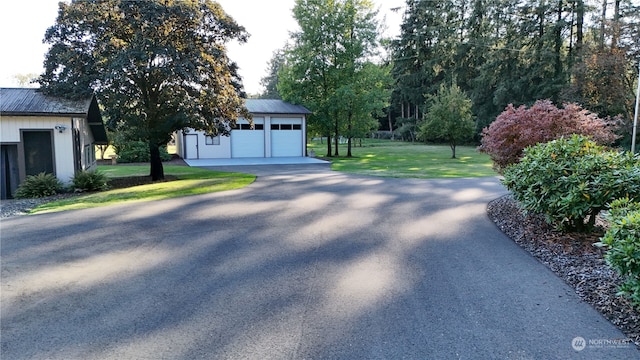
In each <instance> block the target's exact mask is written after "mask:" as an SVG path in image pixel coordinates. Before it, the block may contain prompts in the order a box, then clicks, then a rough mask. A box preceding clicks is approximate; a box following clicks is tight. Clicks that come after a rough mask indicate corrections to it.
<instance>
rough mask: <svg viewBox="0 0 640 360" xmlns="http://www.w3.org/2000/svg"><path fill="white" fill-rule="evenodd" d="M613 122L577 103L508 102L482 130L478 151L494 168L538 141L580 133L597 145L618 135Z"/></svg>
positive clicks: (608, 142) (548, 101)
mask: <svg viewBox="0 0 640 360" xmlns="http://www.w3.org/2000/svg"><path fill="white" fill-rule="evenodd" d="M614 130H615V126H614V124H613V122H612V121H609V120H604V119H601V118H599V117H598V116H597V115H596V114H593V113H590V112H589V111H587V110H585V109H583V108H582V107H580V106H579V105H577V104H573V103H569V104H564V108H557V107H556V106H555V105H553V103H552V102H551V101H550V100H538V101H537V102H536V103H535V104H534V105H533V106H532V107H530V108H527V107H526V106H520V107H518V108H516V107H514V106H513V105H512V104H509V105H508V106H507V108H506V109H505V110H504V111H503V112H502V113H501V114H500V115H498V117H497V118H496V120H495V121H494V122H493V123H491V125H489V127H486V128H484V129H483V130H482V141H481V145H480V148H479V150H480V151H481V152H484V153H487V154H489V156H491V160H493V164H494V167H495V169H496V170H498V171H502V169H504V168H505V167H506V166H508V165H510V164H514V163H516V162H518V161H520V158H521V157H522V151H523V150H524V149H525V148H526V147H528V146H533V145H536V144H538V143H546V142H549V141H551V140H555V139H558V138H560V137H562V136H569V135H571V134H580V135H584V136H589V137H591V138H592V139H593V140H594V141H595V142H596V143H598V144H600V145H609V144H611V143H613V142H614V141H615V140H616V139H618V138H619V136H618V135H616V134H615V132H614Z"/></svg>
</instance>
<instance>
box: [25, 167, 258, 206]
mask: <svg viewBox="0 0 640 360" xmlns="http://www.w3.org/2000/svg"><path fill="white" fill-rule="evenodd" d="M164 170H165V175H167V176H171V177H176V180H172V181H165V182H156V183H153V184H146V185H139V186H132V187H128V188H122V189H113V190H108V191H103V192H98V193H92V194H87V195H81V196H74V197H70V198H66V199H61V200H57V201H53V202H50V203H46V204H43V205H40V206H38V207H37V208H35V209H33V210H32V211H31V213H41V212H52V211H63V210H72V209H86V208H92V207H98V206H106V205H112V204H116V203H121V202H133V201H151V200H161V199H170V198H175V197H181V196H188V195H198V194H205V193H211V192H218V191H225V190H233V189H238V188H242V187H245V186H247V185H249V184H251V183H253V182H254V181H255V179H256V177H255V175H250V174H242V173H235V172H231V173H229V172H219V171H211V170H206V169H200V168H192V167H188V166H179V165H165V166H164ZM99 171H101V172H103V173H105V174H106V175H107V176H108V177H110V178H116V177H132V176H146V175H148V173H149V167H148V166H146V165H116V166H99Z"/></svg>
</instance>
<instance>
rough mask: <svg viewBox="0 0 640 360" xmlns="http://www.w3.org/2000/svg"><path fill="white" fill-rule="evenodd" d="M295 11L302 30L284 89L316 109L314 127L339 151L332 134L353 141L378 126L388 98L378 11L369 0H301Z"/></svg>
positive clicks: (282, 77) (286, 67)
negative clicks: (377, 58) (379, 53)
mask: <svg viewBox="0 0 640 360" xmlns="http://www.w3.org/2000/svg"><path fill="white" fill-rule="evenodd" d="M293 14H294V18H295V19H296V20H297V22H298V24H299V26H300V31H299V32H297V33H295V34H293V44H292V45H291V47H290V48H289V49H288V50H287V51H286V52H285V61H284V64H283V66H282V68H281V70H280V72H279V82H278V91H279V92H280V95H281V96H282V97H283V98H284V99H285V100H288V101H292V102H298V103H303V104H305V105H306V106H307V107H308V108H309V109H310V110H312V111H313V112H314V113H313V115H312V116H310V117H309V128H310V129H311V130H312V131H316V132H317V133H319V134H322V135H324V136H327V138H328V141H327V156H333V154H334V152H332V147H331V138H332V137H334V138H336V139H337V138H339V137H340V136H342V135H345V136H346V137H347V138H348V139H349V141H350V139H351V137H352V136H353V135H354V134H356V133H358V131H361V130H362V128H363V127H364V128H367V127H369V130H370V129H371V128H372V127H373V128H375V127H377V122H375V121H371V120H372V119H373V118H372V115H373V114H374V113H375V112H376V110H377V109H380V110H381V109H383V108H384V107H386V102H387V101H388V97H389V96H388V88H389V86H390V77H389V75H388V71H387V70H385V69H383V68H381V67H379V66H377V65H375V64H373V63H372V62H371V61H370V59H371V57H372V55H373V54H374V52H375V51H376V50H377V48H378V42H379V39H378V24H377V21H376V18H375V17H376V12H375V11H374V10H373V4H372V3H371V1H369V0H296V4H295V6H294V8H293ZM366 124H369V125H371V126H369V125H366ZM335 145H336V146H335V155H336V156H337V155H339V150H338V144H337V143H336V144H335Z"/></svg>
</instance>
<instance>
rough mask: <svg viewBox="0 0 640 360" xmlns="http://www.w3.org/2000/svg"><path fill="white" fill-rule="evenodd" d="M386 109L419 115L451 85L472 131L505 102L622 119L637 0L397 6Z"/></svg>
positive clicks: (639, 29) (638, 29) (638, 23)
mask: <svg viewBox="0 0 640 360" xmlns="http://www.w3.org/2000/svg"><path fill="white" fill-rule="evenodd" d="M392 50H393V70H392V74H393V76H394V80H395V83H396V85H395V88H394V92H393V98H392V103H393V109H394V111H395V113H396V115H399V116H397V117H399V118H402V119H403V121H404V120H406V119H409V118H414V119H416V120H417V119H419V118H420V115H421V114H420V111H421V107H420V105H421V104H423V103H424V101H425V95H433V94H435V93H436V91H437V89H438V88H439V86H440V84H443V83H444V84H450V83H452V82H453V81H455V82H456V83H457V84H458V85H459V86H460V87H461V89H462V90H463V91H464V92H465V93H467V94H468V95H469V97H470V99H471V101H472V104H473V112H474V114H476V116H477V118H478V123H479V127H478V129H481V128H483V127H485V126H487V125H489V124H490V123H491V122H492V121H493V120H495V118H496V116H497V115H498V114H499V113H500V112H501V111H503V110H504V109H505V107H506V106H507V105H508V104H515V105H516V106H519V105H532V104H533V103H535V102H536V101H537V100H543V99H549V100H551V101H553V102H555V103H561V102H576V103H579V104H582V105H584V106H585V107H587V108H588V109H589V110H592V111H596V112H597V113H598V114H599V115H600V116H601V117H603V118H604V117H607V116H612V117H613V116H616V115H622V116H623V118H624V119H625V120H626V121H627V122H629V120H630V119H631V117H632V113H633V111H632V109H633V100H634V96H633V95H634V86H633V85H634V81H635V78H636V77H637V71H635V69H637V65H635V66H634V63H636V64H637V61H638V59H639V58H638V56H639V55H640V6H639V3H638V1H637V0H613V1H612V0H571V1H569V0H550V1H541V0H519V1H515V0H442V1H431V0H406V7H405V13H404V18H403V22H402V25H401V33H400V36H399V37H398V38H397V39H395V40H394V41H393V44H392Z"/></svg>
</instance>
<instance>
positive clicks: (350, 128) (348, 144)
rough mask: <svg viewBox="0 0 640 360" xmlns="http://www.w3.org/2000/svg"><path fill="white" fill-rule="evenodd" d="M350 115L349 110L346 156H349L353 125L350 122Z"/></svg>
mask: <svg viewBox="0 0 640 360" xmlns="http://www.w3.org/2000/svg"><path fill="white" fill-rule="evenodd" d="M352 117H353V116H352V115H351V112H349V116H348V117H347V136H348V137H347V157H351V130H352V129H353V125H352V124H351V119H352Z"/></svg>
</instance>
